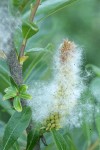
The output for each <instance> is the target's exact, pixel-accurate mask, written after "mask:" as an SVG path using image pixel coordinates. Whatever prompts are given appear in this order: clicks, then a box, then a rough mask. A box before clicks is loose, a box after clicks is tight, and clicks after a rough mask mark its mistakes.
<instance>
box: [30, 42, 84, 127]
mask: <svg viewBox="0 0 100 150" xmlns="http://www.w3.org/2000/svg"><path fill="white" fill-rule="evenodd" d="M81 65H82V50H81V49H80V48H79V47H78V46H77V45H75V44H74V43H73V42H70V41H68V40H64V41H63V43H62V44H61V45H60V48H59V50H58V51H57V52H56V53H55V56H54V62H53V70H54V72H53V73H54V79H53V81H52V82H50V83H41V82H37V83H35V84H34V85H33V86H32V88H31V89H30V90H29V92H30V94H31V95H32V96H33V100H31V101H29V102H28V104H29V105H30V106H31V108H32V111H33V120H34V121H37V122H42V121H43V120H45V119H46V118H48V117H49V115H50V114H53V113H55V112H58V113H59V114H60V116H61V119H60V123H61V126H65V125H66V124H67V123H68V121H67V117H68V116H69V115H70V114H71V112H72V111H73V109H74V107H75V105H76V104H77V102H78V100H79V98H80V96H81V93H82V91H83V87H84V85H83V79H82V77H81Z"/></svg>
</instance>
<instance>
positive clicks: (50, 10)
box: [37, 0, 76, 20]
mask: <svg viewBox="0 0 100 150" xmlns="http://www.w3.org/2000/svg"><path fill="white" fill-rule="evenodd" d="M75 1H76V0H56V1H44V2H42V5H40V7H39V9H38V11H37V15H41V14H42V16H43V17H41V19H40V20H43V19H45V18H47V17H49V16H51V15H53V14H54V13H56V12H58V11H60V10H62V9H63V8H65V7H66V6H67V5H69V4H71V3H73V2H75Z"/></svg>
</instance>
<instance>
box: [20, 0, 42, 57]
mask: <svg viewBox="0 0 100 150" xmlns="http://www.w3.org/2000/svg"><path fill="white" fill-rule="evenodd" d="M39 5H40V0H37V1H36V4H35V5H33V4H32V8H31V14H30V17H29V21H30V22H33V20H34V17H35V14H36V11H37V9H38V7H39ZM26 43H27V39H24V40H23V42H22V45H21V48H20V54H19V59H20V57H22V56H23V55H24V50H25V47H26Z"/></svg>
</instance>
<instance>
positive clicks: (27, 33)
mask: <svg viewBox="0 0 100 150" xmlns="http://www.w3.org/2000/svg"><path fill="white" fill-rule="evenodd" d="M38 31H39V29H38V26H37V25H36V24H35V23H31V22H23V24H22V33H23V37H24V38H25V39H29V38H30V37H32V36H33V35H34V34H36V33H37V32H38Z"/></svg>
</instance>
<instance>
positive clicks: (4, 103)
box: [0, 94, 14, 115]
mask: <svg viewBox="0 0 100 150" xmlns="http://www.w3.org/2000/svg"><path fill="white" fill-rule="evenodd" d="M0 106H1V107H3V108H4V111H6V112H8V113H9V114H10V115H12V114H13V113H14V110H13V108H12V105H11V103H10V102H9V101H3V100H2V95H1V94H0Z"/></svg>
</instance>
